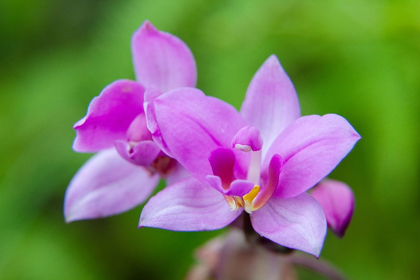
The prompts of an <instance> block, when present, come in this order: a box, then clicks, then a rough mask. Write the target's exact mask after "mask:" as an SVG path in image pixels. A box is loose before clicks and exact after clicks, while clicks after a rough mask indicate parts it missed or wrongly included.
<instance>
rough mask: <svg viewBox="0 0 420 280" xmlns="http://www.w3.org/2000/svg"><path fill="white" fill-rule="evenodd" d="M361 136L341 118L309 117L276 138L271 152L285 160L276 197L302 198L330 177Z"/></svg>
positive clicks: (269, 155) (293, 124)
mask: <svg viewBox="0 0 420 280" xmlns="http://www.w3.org/2000/svg"><path fill="white" fill-rule="evenodd" d="M359 139H360V135H359V134H358V133H357V132H356V131H355V130H354V128H353V127H352V126H351V125H350V124H349V123H348V121H347V120H346V119H344V118H343V117H341V116H338V115H334V114H329V115H325V116H322V117H321V116H316V115H312V116H305V117H301V118H299V119H297V120H296V121H294V122H293V123H292V124H290V126H288V127H287V128H286V129H285V130H284V131H283V132H282V133H281V134H280V135H279V137H278V138H277V139H276V141H275V142H274V143H273V145H272V146H271V148H270V149H269V151H268V153H267V158H266V160H265V163H264V165H265V166H267V164H268V163H267V159H269V158H271V156H272V155H273V154H279V155H280V156H281V157H282V158H283V169H282V172H281V174H280V183H279V187H278V188H277V191H276V193H275V196H277V197H283V198H286V197H293V196H296V195H299V194H301V193H303V192H305V191H306V190H308V189H309V188H311V187H313V186H314V185H315V184H316V183H318V182H319V181H321V180H322V179H323V178H324V177H325V176H327V175H328V174H329V173H330V172H331V171H332V170H333V169H334V168H335V167H336V166H337V165H338V164H339V163H340V161H341V160H342V159H343V158H344V157H345V156H346V155H347V154H348V153H349V152H350V150H351V149H352V148H353V146H354V144H355V143H356V142H357V141H358V140H359Z"/></svg>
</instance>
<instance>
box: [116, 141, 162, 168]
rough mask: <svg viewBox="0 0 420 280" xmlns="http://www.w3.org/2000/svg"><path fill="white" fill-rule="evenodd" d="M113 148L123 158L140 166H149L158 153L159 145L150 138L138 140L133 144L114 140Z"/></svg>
mask: <svg viewBox="0 0 420 280" xmlns="http://www.w3.org/2000/svg"><path fill="white" fill-rule="evenodd" d="M115 148H116V149H117V151H118V153H119V154H120V156H122V157H123V158H124V159H126V160H128V161H129V162H131V163H132V164H136V165H142V166H150V165H151V164H152V163H153V161H154V160H155V159H156V157H157V156H158V155H159V153H160V149H159V147H158V146H157V145H156V143H155V142H153V141H152V140H145V141H140V142H139V143H137V144H135V145H134V146H131V145H130V144H129V143H127V142H126V141H122V140H118V141H115Z"/></svg>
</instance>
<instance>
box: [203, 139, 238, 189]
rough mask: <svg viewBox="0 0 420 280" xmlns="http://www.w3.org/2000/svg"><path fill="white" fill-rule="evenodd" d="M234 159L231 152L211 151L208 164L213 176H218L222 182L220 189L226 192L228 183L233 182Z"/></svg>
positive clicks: (225, 149) (228, 150) (220, 149)
mask: <svg viewBox="0 0 420 280" xmlns="http://www.w3.org/2000/svg"><path fill="white" fill-rule="evenodd" d="M235 161H236V157H235V154H234V153H233V151H231V150H230V149H227V148H222V147H220V148H216V149H214V150H213V151H211V154H210V157H209V162H210V165H211V169H212V170H213V174H214V175H215V176H218V177H219V178H220V180H221V182H222V187H223V189H225V190H228V189H229V187H230V183H232V182H233V180H235V176H234V167H235Z"/></svg>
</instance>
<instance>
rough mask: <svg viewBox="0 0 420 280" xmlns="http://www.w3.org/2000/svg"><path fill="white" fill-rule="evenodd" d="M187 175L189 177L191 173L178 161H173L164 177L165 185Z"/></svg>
mask: <svg viewBox="0 0 420 280" xmlns="http://www.w3.org/2000/svg"><path fill="white" fill-rule="evenodd" d="M188 177H191V174H190V173H189V172H188V171H187V170H186V169H185V168H184V167H183V166H182V165H181V164H179V162H176V161H175V164H174V166H173V168H172V169H171V172H169V173H168V174H167V175H166V178H164V179H165V180H166V185H167V186H169V185H172V184H175V183H176V182H178V181H181V180H183V179H186V178H188Z"/></svg>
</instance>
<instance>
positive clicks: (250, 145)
mask: <svg viewBox="0 0 420 280" xmlns="http://www.w3.org/2000/svg"><path fill="white" fill-rule="evenodd" d="M146 95H147V93H146ZM145 111H146V120H147V125H148V128H149V130H150V132H151V133H152V138H153V139H154V140H155V142H156V143H157V144H158V145H159V147H160V148H161V149H162V150H163V151H164V152H165V153H166V154H167V155H169V156H171V157H173V158H175V159H177V161H178V162H179V163H180V164H182V165H183V166H184V167H185V168H186V169H187V170H188V171H189V172H190V173H191V174H192V176H193V177H191V178H187V179H184V180H181V181H178V182H177V183H175V184H172V185H170V186H168V187H166V188H165V189H164V190H162V191H161V192H159V193H158V194H157V195H156V196H154V197H152V198H151V199H150V200H149V201H148V203H147V204H146V205H145V207H144V209H143V211H142V214H141V217H140V222H139V226H140V227H143V226H147V227H157V228H163V229H168V230H176V231H200V230H215V229H220V228H222V227H225V226H227V225H228V224H230V223H231V222H232V221H234V220H235V219H236V218H238V216H239V215H241V213H243V211H246V212H247V213H249V215H250V219H251V223H252V227H253V228H254V230H255V231H256V232H257V233H258V234H260V235H261V236H263V237H265V238H267V239H269V240H271V241H274V242H276V243H278V244H280V245H282V246H285V247H289V248H293V249H298V250H301V251H304V252H307V253H310V254H313V255H315V256H319V254H320V251H321V248H322V245H323V241H324V238H325V234H326V226H327V225H326V218H325V214H324V211H323V209H322V207H321V206H320V204H319V203H318V202H317V200H316V199H315V198H313V197H312V196H311V195H309V194H307V193H306V191H307V190H308V189H310V188H311V187H313V186H314V185H316V184H317V183H318V182H319V181H321V180H322V179H323V178H324V177H325V176H327V175H328V174H329V173H330V172H331V171H332V170H333V169H334V168H335V167H336V166H337V165H338V164H339V162H340V161H341V160H342V159H343V158H344V157H345V156H346V155H347V154H348V153H349V152H350V150H351V149H352V148H353V146H354V144H355V143H356V142H357V141H358V140H359V139H360V136H359V134H358V133H357V132H356V131H355V130H354V129H353V127H352V126H351V125H350V124H349V123H348V121H347V120H345V119H344V118H343V117H341V116H338V115H335V114H328V115H324V116H318V115H310V116H303V117H301V116H300V107H299V102H298V98H297V95H296V92H295V89H294V87H293V84H292V83H291V81H290V79H289V78H288V76H287V74H286V73H285V71H284V70H283V68H282V67H281V65H280V62H279V61H278V59H277V57H276V56H274V55H273V56H270V57H269V58H268V59H267V61H266V62H265V63H264V64H263V65H262V67H261V68H260V69H259V70H258V72H257V73H256V74H255V76H254V78H253V79H252V81H251V83H250V86H249V88H248V91H247V94H246V98H245V101H244V103H243V105H242V108H241V111H240V113H238V112H237V111H236V109H235V108H233V107H232V106H230V105H229V104H226V103H225V102H223V101H221V100H219V99H217V98H213V97H207V96H205V95H204V94H203V93H201V92H200V91H199V90H198V89H194V88H181V89H175V90H172V91H169V92H167V93H165V94H163V95H161V96H159V97H156V98H154V99H152V98H150V100H149V101H148V102H146V103H145Z"/></svg>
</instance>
